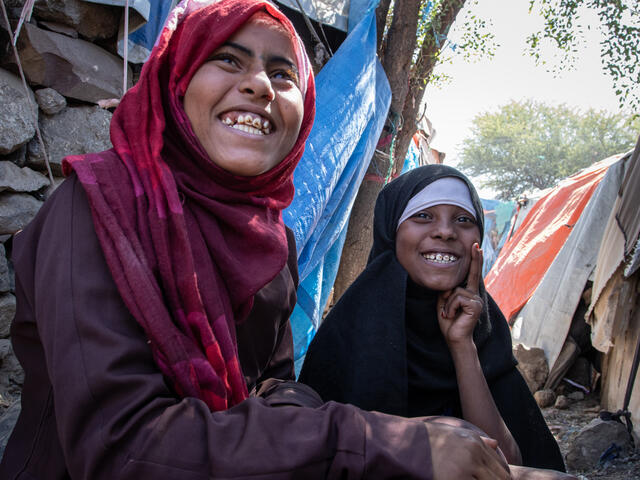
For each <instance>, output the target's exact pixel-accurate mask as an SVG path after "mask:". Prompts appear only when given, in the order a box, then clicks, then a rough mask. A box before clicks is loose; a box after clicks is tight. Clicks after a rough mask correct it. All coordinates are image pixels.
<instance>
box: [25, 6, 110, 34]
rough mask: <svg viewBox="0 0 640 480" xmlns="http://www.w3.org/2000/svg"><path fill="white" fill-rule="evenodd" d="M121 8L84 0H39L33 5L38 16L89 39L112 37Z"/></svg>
mask: <svg viewBox="0 0 640 480" xmlns="http://www.w3.org/2000/svg"><path fill="white" fill-rule="evenodd" d="M121 10H122V9H119V8H115V7H110V6H106V5H100V4H97V3H91V2H85V1H84V0H39V1H38V2H36V4H35V7H34V13H35V15H37V16H38V17H39V18H41V19H43V20H49V21H52V22H57V23H61V24H63V25H66V26H68V27H71V28H72V29H73V30H75V31H77V32H78V33H79V34H80V35H82V36H83V37H85V38H87V39H89V40H97V39H103V38H110V37H113V36H114V35H115V34H116V33H117V32H118V25H119V23H120V12H121Z"/></svg>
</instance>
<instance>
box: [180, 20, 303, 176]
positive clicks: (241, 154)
mask: <svg viewBox="0 0 640 480" xmlns="http://www.w3.org/2000/svg"><path fill="white" fill-rule="evenodd" d="M295 58H296V57H295V52H294V50H293V46H292V40H291V38H290V37H289V36H288V35H287V34H286V33H285V32H284V31H283V29H281V28H277V27H274V26H273V25H268V24H266V23H265V22H264V21H263V20H261V21H258V22H255V21H252V20H249V22H247V23H246V24H245V25H243V26H242V28H240V29H239V30H238V31H237V32H236V33H235V34H234V35H232V36H231V37H230V38H229V39H228V40H227V41H226V42H225V43H224V44H223V45H222V46H221V47H219V48H218V49H217V50H215V51H214V52H213V53H212V55H211V56H210V59H209V60H208V61H207V62H205V63H204V64H203V65H202V66H201V67H200V68H199V69H198V70H197V71H196V73H195V75H194V76H193V78H192V79H191V82H189V85H188V87H187V90H186V92H185V95H184V110H185V113H186V114H187V117H188V118H189V121H190V122H191V126H192V128H193V131H194V133H195V135H196V137H198V140H199V141H200V143H201V145H202V147H203V148H204V150H205V151H206V152H207V154H208V156H209V158H210V159H211V161H212V162H213V163H215V164H216V165H218V166H219V167H220V168H222V169H224V170H226V171H228V172H230V173H233V174H235V175H242V176H256V175H260V174H261V173H264V172H266V171H268V170H270V169H272V168H273V167H275V166H276V165H278V164H279V163H280V162H281V161H282V160H283V159H284V158H285V157H286V155H287V154H288V153H289V152H290V151H291V149H292V148H293V146H294V144H295V142H296V140H297V138H298V133H299V132H300V126H301V124H302V116H303V98H302V93H301V91H300V88H299V80H298V71H297V68H296V65H295Z"/></svg>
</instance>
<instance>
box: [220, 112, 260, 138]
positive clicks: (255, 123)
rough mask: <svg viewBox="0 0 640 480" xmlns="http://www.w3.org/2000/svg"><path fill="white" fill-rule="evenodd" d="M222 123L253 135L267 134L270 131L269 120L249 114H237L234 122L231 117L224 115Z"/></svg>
mask: <svg viewBox="0 0 640 480" xmlns="http://www.w3.org/2000/svg"><path fill="white" fill-rule="evenodd" d="M222 123H224V124H225V125H227V126H230V127H233V128H235V129H236V130H240V131H242V132H247V133H252V134H254V135H268V134H269V133H271V128H270V127H271V124H270V123H269V120H262V119H261V118H260V117H259V116H256V117H255V118H254V117H252V116H251V115H250V114H244V115H238V118H237V119H236V121H235V123H234V121H233V120H232V119H231V117H224V118H223V119H222Z"/></svg>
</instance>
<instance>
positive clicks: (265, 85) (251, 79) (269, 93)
mask: <svg viewBox="0 0 640 480" xmlns="http://www.w3.org/2000/svg"><path fill="white" fill-rule="evenodd" d="M239 88H240V91H241V92H242V93H243V94H245V95H250V96H255V97H257V98H264V99H266V100H267V101H269V102H271V101H273V99H274V98H275V97H276V92H275V91H274V89H273V86H272V85H271V80H270V79H269V75H267V72H265V71H264V69H262V68H260V69H253V70H250V71H248V72H247V73H246V74H245V75H244V76H243V78H242V80H241V82H240V85H239Z"/></svg>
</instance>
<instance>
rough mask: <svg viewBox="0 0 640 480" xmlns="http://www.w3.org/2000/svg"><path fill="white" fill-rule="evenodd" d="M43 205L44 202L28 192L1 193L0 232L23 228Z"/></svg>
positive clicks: (11, 231) (10, 232) (12, 231)
mask: <svg viewBox="0 0 640 480" xmlns="http://www.w3.org/2000/svg"><path fill="white" fill-rule="evenodd" d="M41 206H42V202H41V201H39V200H36V199H35V198H34V197H32V196H31V195H29V194H28V193H0V234H5V233H9V234H14V233H16V232H17V231H18V230H22V229H23V228H24V227H25V226H26V225H27V224H28V223H29V222H30V221H31V219H32V218H33V217H35V216H36V213H38V210H40V207H41Z"/></svg>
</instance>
